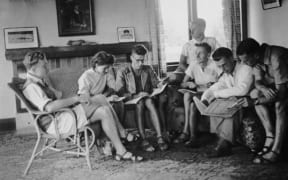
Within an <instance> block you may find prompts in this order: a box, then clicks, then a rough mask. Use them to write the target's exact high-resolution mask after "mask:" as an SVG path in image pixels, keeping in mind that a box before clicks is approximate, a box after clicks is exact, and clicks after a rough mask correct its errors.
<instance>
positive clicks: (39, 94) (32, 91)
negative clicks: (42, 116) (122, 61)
mask: <svg viewBox="0 0 288 180" xmlns="http://www.w3.org/2000/svg"><path fill="white" fill-rule="evenodd" d="M23 94H24V95H25V97H26V98H27V99H28V100H29V101H30V102H31V103H32V104H33V105H34V106H36V107H37V108H38V109H39V110H40V111H45V106H46V105H47V104H48V103H49V102H51V101H52V99H50V98H48V97H47V95H46V94H45V92H44V91H43V90H42V89H41V88H40V87H39V86H38V85H37V84H34V83H31V84H29V85H28V86H27V87H26V88H25V89H24V91H23Z"/></svg>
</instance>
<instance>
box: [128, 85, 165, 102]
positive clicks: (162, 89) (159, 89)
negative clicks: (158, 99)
mask: <svg viewBox="0 0 288 180" xmlns="http://www.w3.org/2000/svg"><path fill="white" fill-rule="evenodd" d="M167 85H168V84H164V85H163V86H161V87H159V88H156V89H154V90H153V92H152V93H151V94H150V95H146V96H140V97H137V98H134V99H131V100H129V101H127V102H125V104H137V103H138V102H139V101H140V100H141V99H143V98H146V97H153V96H157V95H159V94H161V93H162V92H163V91H164V90H165V88H166V87H167Z"/></svg>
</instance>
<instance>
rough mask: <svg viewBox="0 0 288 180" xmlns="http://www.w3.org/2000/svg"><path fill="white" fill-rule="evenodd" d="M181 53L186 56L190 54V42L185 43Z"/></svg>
mask: <svg viewBox="0 0 288 180" xmlns="http://www.w3.org/2000/svg"><path fill="white" fill-rule="evenodd" d="M181 55H183V56H186V57H187V56H188V43H185V44H184V46H183V48H182V52H181Z"/></svg>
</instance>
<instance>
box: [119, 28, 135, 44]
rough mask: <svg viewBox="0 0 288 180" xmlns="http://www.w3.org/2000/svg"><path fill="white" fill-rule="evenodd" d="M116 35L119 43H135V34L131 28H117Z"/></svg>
mask: <svg viewBox="0 0 288 180" xmlns="http://www.w3.org/2000/svg"><path fill="white" fill-rule="evenodd" d="M117 35H118V40H119V42H135V32H134V28H133V27H118V28H117Z"/></svg>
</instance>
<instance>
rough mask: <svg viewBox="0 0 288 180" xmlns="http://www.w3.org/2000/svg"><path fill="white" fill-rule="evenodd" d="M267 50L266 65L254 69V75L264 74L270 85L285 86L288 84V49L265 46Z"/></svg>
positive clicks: (265, 54)
mask: <svg viewBox="0 0 288 180" xmlns="http://www.w3.org/2000/svg"><path fill="white" fill-rule="evenodd" d="M263 46H264V47H266V48H265V53H264V61H263V62H264V64H258V65H257V66H255V67H254V68H253V73H254V74H255V73H263V75H264V80H265V81H266V83H268V84H272V83H275V84H284V83H287V82H288V49H286V48H283V47H279V46H269V45H267V44H263V45H262V47H263Z"/></svg>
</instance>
